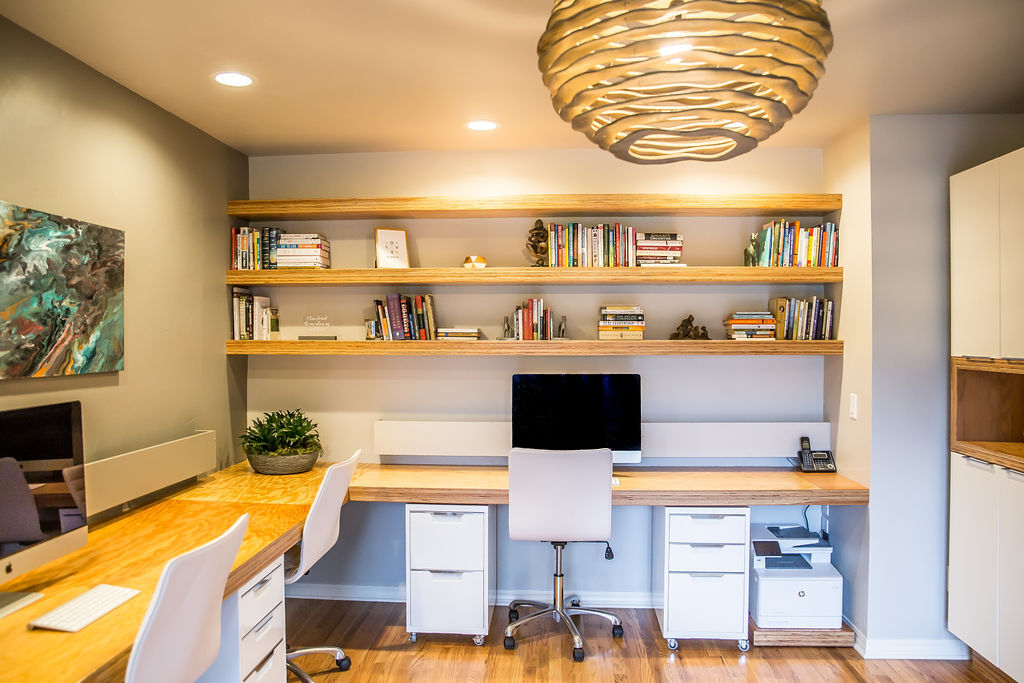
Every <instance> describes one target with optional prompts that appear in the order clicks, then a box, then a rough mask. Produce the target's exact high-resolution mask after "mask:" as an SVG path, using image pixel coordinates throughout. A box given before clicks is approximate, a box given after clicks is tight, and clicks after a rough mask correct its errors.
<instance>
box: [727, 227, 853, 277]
mask: <svg viewBox="0 0 1024 683" xmlns="http://www.w3.org/2000/svg"><path fill="white" fill-rule="evenodd" d="M750 245H751V249H748V250H747V251H746V252H744V258H743V260H744V264H743V265H746V266H810V267H812V268H818V267H833V266H838V265H839V228H837V227H836V224H835V223H824V224H822V225H816V226H814V227H812V228H803V227H800V221H786V220H775V221H772V222H771V223H766V224H765V225H764V227H762V228H761V231H760V232H756V233H752V234H751V235H750Z"/></svg>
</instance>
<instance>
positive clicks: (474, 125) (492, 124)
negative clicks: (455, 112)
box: [466, 120, 498, 130]
mask: <svg viewBox="0 0 1024 683" xmlns="http://www.w3.org/2000/svg"><path fill="white" fill-rule="evenodd" d="M497 127H498V122H497V121H484V120H480V121H467V122H466V128H469V129H470V130H494V129H495V128H497Z"/></svg>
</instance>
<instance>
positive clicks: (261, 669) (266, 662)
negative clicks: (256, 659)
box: [250, 650, 274, 675]
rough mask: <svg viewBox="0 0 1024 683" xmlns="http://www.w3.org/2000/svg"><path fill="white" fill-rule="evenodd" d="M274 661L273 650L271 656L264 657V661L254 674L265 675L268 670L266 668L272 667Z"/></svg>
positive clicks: (253, 671) (254, 670)
mask: <svg viewBox="0 0 1024 683" xmlns="http://www.w3.org/2000/svg"><path fill="white" fill-rule="evenodd" d="M273 659H274V651H273V650H271V651H270V654H268V655H267V656H266V657H264V658H263V661H261V662H260V663H259V666H257V667H256V668H255V669H253V670H252V673H254V674H261V673H263V672H264V671H265V670H266V668H267V667H268V666H270V662H271V660H273ZM250 675H251V674H250Z"/></svg>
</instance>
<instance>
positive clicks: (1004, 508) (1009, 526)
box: [996, 468, 1024, 681]
mask: <svg viewBox="0 0 1024 683" xmlns="http://www.w3.org/2000/svg"><path fill="white" fill-rule="evenodd" d="M997 480H998V489H999V495H998V497H999V603H998V604H999V628H998V633H999V661H998V662H996V664H997V665H998V666H999V668H1000V669H1002V670H1003V671H1005V672H1006V673H1007V674H1009V675H1010V676H1011V677H1013V678H1014V679H1015V680H1018V681H1024V581H1021V576H1022V575H1024V574H1022V569H1021V568H1022V567H1024V472H1018V471H1016V470H1010V469H1006V468H999V472H998V474H997Z"/></svg>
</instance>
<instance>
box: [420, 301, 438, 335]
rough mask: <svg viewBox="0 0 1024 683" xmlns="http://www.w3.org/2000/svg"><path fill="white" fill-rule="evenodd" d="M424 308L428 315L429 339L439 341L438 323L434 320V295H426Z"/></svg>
mask: <svg viewBox="0 0 1024 683" xmlns="http://www.w3.org/2000/svg"><path fill="white" fill-rule="evenodd" d="M423 299H424V302H423V303H424V306H425V308H426V313H427V332H428V337H427V338H428V339H437V322H436V320H435V319H434V295H433V294H424V295H423Z"/></svg>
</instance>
